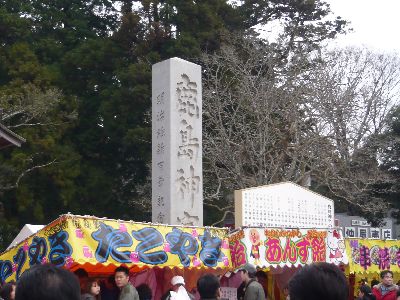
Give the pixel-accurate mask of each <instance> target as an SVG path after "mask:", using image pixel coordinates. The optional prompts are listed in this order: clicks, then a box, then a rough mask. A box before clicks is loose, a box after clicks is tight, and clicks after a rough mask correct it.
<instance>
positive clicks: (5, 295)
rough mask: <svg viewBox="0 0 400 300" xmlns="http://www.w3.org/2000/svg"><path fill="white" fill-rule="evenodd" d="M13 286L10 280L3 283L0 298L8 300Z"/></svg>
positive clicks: (13, 283)
mask: <svg viewBox="0 0 400 300" xmlns="http://www.w3.org/2000/svg"><path fill="white" fill-rule="evenodd" d="M13 286H15V282H14V281H10V282H8V283H6V284H4V285H3V287H2V288H1V290H0V298H2V299H4V300H10V299H11V292H12V289H13Z"/></svg>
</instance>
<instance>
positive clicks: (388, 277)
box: [380, 270, 393, 286]
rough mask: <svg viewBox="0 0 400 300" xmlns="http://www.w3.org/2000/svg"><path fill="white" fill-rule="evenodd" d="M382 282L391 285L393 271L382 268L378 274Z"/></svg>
mask: <svg viewBox="0 0 400 300" xmlns="http://www.w3.org/2000/svg"><path fill="white" fill-rule="evenodd" d="M380 276H381V281H382V284H383V285H385V286H391V285H393V272H392V271H390V270H383V271H382V272H381V274H380Z"/></svg>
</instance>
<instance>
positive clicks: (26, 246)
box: [23, 242, 29, 251]
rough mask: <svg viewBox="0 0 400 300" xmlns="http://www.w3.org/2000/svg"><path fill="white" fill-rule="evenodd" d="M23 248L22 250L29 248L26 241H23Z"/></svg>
mask: <svg viewBox="0 0 400 300" xmlns="http://www.w3.org/2000/svg"><path fill="white" fill-rule="evenodd" d="M23 249H24V251H28V250H29V246H28V242H25V243H24V246H23Z"/></svg>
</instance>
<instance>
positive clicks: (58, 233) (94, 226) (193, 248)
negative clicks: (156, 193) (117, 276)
mask: <svg viewBox="0 0 400 300" xmlns="http://www.w3.org/2000/svg"><path fill="white" fill-rule="evenodd" d="M43 263H51V264H54V265H57V266H59V267H64V268H67V269H70V270H72V271H74V270H76V269H78V268H82V267H83V268H84V269H85V270H86V271H87V272H88V273H89V274H90V276H100V275H102V274H104V275H107V274H111V273H113V271H114V269H115V267H116V266H119V265H125V266H127V267H128V268H130V270H131V272H132V273H135V272H139V271H142V270H145V269H149V268H154V267H158V268H159V269H165V268H168V269H169V270H170V271H169V273H171V275H170V276H172V275H173V273H178V274H183V272H189V271H190V270H195V271H196V272H197V273H201V272H204V270H208V271H210V270H212V271H214V272H217V273H218V272H219V273H224V272H226V270H228V269H230V268H231V262H230V252H229V244H228V232H227V229H221V228H211V227H182V226H171V225H161V224H152V223H137V222H133V221H122V220H110V219H105V218H104V219H103V218H96V217H91V216H75V215H70V214H67V215H62V216H61V217H60V218H58V219H57V220H55V221H53V222H52V223H50V224H49V225H47V226H45V227H44V228H43V229H41V230H40V231H38V232H37V233H36V234H34V235H33V236H30V237H29V238H27V239H25V240H24V241H22V242H21V243H19V244H18V245H16V246H15V247H13V248H11V249H9V250H7V251H6V252H4V253H2V254H0V280H1V281H3V282H4V281H10V280H18V279H19V277H20V276H21V274H22V273H23V272H24V271H25V270H27V269H29V268H30V267H31V266H33V265H36V264H43ZM171 270H172V271H171ZM173 270H175V271H173ZM192 273H193V272H192ZM185 276H186V273H185ZM188 276H189V277H190V276H192V275H190V274H188ZM164 277H165V276H164ZM192 277H194V276H192ZM195 277H198V276H195ZM194 284H195V283H194ZM188 285H189V286H190V285H193V283H190V282H189V283H188Z"/></svg>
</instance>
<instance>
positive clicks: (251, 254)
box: [229, 228, 348, 268]
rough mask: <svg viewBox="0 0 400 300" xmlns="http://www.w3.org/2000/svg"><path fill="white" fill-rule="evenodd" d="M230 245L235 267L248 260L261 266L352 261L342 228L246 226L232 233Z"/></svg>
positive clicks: (293, 265)
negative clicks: (267, 227) (349, 257)
mask: <svg viewBox="0 0 400 300" xmlns="http://www.w3.org/2000/svg"><path fill="white" fill-rule="evenodd" d="M229 247H230V251H231V260H232V265H233V267H235V268H238V267H240V266H241V265H244V264H245V263H251V264H253V265H255V266H259V267H278V266H279V267H284V266H288V267H297V266H302V265H305V264H310V263H313V262H321V261H323V262H329V263H334V264H337V265H339V264H341V263H343V264H347V263H348V259H347V255H346V251H345V243H344V239H343V235H342V232H341V231H340V230H319V229H318V230H315V229H311V230H307V229H288V230H285V229H264V228H244V229H241V230H240V231H238V232H236V233H234V234H232V235H230V237H229Z"/></svg>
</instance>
